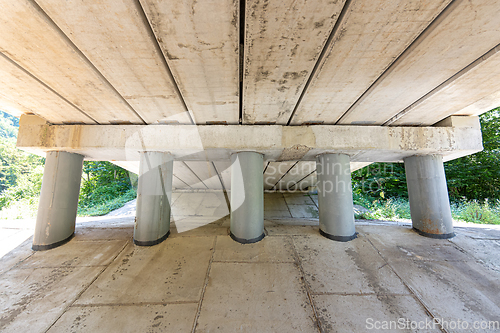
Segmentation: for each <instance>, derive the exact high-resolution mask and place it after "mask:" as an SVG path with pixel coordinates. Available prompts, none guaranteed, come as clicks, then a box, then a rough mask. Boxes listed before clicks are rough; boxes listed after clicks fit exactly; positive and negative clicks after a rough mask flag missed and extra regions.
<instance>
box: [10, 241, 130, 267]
mask: <svg viewBox="0 0 500 333" xmlns="http://www.w3.org/2000/svg"><path fill="white" fill-rule="evenodd" d="M126 243H127V242H126V241H123V240H106V241H90V242H85V241H73V242H69V243H67V244H65V246H59V247H56V248H54V249H50V250H47V251H37V252H35V253H34V254H33V255H32V256H30V257H29V258H27V259H26V260H24V261H23V262H22V263H21V264H20V265H18V268H35V267H37V268H41V267H75V266H106V265H108V264H109V263H110V262H111V261H112V260H113V259H114V257H115V256H116V255H118V253H120V252H121V250H122V249H123V248H124V247H125V244H126Z"/></svg>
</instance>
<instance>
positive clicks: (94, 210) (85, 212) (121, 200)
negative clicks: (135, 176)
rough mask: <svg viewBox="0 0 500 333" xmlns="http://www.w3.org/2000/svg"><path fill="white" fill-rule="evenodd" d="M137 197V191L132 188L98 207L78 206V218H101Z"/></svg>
mask: <svg viewBox="0 0 500 333" xmlns="http://www.w3.org/2000/svg"><path fill="white" fill-rule="evenodd" d="M136 196H137V193H136V191H135V190H134V189H133V188H131V189H129V190H128V191H127V192H125V193H123V194H122V195H120V196H118V197H115V198H113V199H110V200H107V201H102V202H101V203H99V204H96V205H89V206H86V207H84V206H81V205H79V206H78V216H101V215H105V214H107V213H109V212H111V211H113V210H115V209H118V208H121V207H123V205H124V204H126V203H127V202H129V201H130V200H134V199H135V198H136Z"/></svg>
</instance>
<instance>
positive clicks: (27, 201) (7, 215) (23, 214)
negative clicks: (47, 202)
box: [0, 189, 136, 220]
mask: <svg viewBox="0 0 500 333" xmlns="http://www.w3.org/2000/svg"><path fill="white" fill-rule="evenodd" d="M135 197H136V192H135V191H134V190H133V189H130V190H128V191H127V192H125V193H124V194H122V195H120V196H118V197H115V198H113V199H111V200H108V201H103V202H101V203H99V204H96V205H93V206H89V207H85V206H82V205H79V206H78V216H101V215H106V214H107V213H109V212H111V211H113V210H115V209H118V208H121V207H123V205H125V204H126V203H127V202H129V201H130V200H134V199H135ZM37 211H38V197H33V198H23V199H20V200H18V201H15V202H12V203H11V204H10V205H9V206H7V207H4V208H3V209H2V210H0V219H6V220H17V219H32V218H35V217H36V214H37Z"/></svg>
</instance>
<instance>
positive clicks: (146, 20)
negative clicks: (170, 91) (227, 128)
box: [134, 0, 195, 125]
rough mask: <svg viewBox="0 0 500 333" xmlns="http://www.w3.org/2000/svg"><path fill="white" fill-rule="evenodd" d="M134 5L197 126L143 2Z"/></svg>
mask: <svg viewBox="0 0 500 333" xmlns="http://www.w3.org/2000/svg"><path fill="white" fill-rule="evenodd" d="M134 4H135V5H136V8H137V11H138V13H139V15H140V16H141V19H142V21H143V23H144V26H145V27H146V30H147V31H148V35H149V37H150V38H151V41H152V42H153V45H154V47H155V49H156V52H157V53H158V54H159V55H161V57H160V59H161V60H162V63H163V66H165V71H166V72H167V76H168V77H169V78H170V80H171V81H172V83H173V86H174V89H175V93H176V94H177V95H178V97H179V99H180V101H181V103H182V105H183V106H184V109H185V110H186V111H187V113H188V116H189V119H190V120H191V123H192V124H193V125H195V122H194V119H193V116H192V114H191V112H189V108H188V106H187V104H186V101H185V99H184V96H182V92H181V90H180V89H179V85H178V84H177V81H176V80H175V77H174V75H173V74H172V71H171V70H170V66H169V65H168V62H167V58H166V57H165V54H164V53H163V50H162V48H161V47H160V44H158V39H157V37H156V34H155V32H154V30H153V28H152V27H151V22H150V21H149V18H148V16H147V14H146V12H145V11H144V7H143V6H142V4H141V0H134Z"/></svg>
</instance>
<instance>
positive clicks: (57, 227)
mask: <svg viewBox="0 0 500 333" xmlns="http://www.w3.org/2000/svg"><path fill="white" fill-rule="evenodd" d="M82 167H83V156H82V155H79V154H72V153H67V152H63V151H52V152H48V153H47V157H46V159H45V169H44V171H43V179H42V191H41V193H40V202H39V205H38V215H37V218H36V226H35V234H34V235H33V247H32V248H33V250H35V251H43V250H48V249H51V248H54V247H57V246H59V245H62V244H64V243H66V242H67V241H69V240H70V239H71V237H73V235H74V232H75V221H76V211H77V209H78V195H79V194H80V181H81V178H82Z"/></svg>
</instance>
